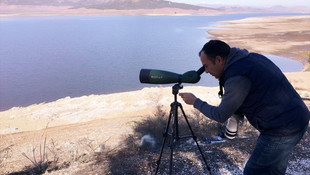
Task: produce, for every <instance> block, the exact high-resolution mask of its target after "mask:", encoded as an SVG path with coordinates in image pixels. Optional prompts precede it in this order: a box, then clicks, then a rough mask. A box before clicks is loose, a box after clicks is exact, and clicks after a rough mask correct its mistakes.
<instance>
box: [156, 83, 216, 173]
mask: <svg viewBox="0 0 310 175" xmlns="http://www.w3.org/2000/svg"><path fill="white" fill-rule="evenodd" d="M182 88H183V87H182V86H181V83H178V84H175V85H174V86H173V87H172V94H173V95H174V102H172V103H171V105H170V106H171V110H170V114H169V118H168V122H167V126H166V130H165V133H164V134H163V137H164V140H163V142H162V146H161V151H160V155H159V158H158V160H157V162H156V163H157V168H156V172H155V174H157V173H158V169H159V165H160V160H161V157H162V153H163V149H164V147H165V143H166V139H167V137H168V135H169V136H170V143H169V147H170V164H169V174H170V175H171V174H172V163H173V149H174V147H175V146H176V144H177V142H178V141H179V139H181V138H186V137H192V138H193V139H194V141H195V142H196V145H197V147H198V149H199V152H200V154H201V156H202V159H203V161H204V163H205V164H206V167H207V169H208V171H209V173H211V170H210V167H209V166H208V164H207V162H206V159H205V157H204V155H203V153H202V151H201V149H200V147H199V145H198V142H197V137H196V136H195V134H194V132H193V130H192V128H191V126H190V124H189V122H188V120H187V117H186V115H185V112H184V110H183V107H182V105H181V103H179V102H178V101H177V94H178V93H179V89H182ZM179 107H180V108H181V111H182V113H183V116H184V118H185V120H186V123H187V126H188V128H189V129H190V131H191V134H192V135H191V136H179V126H178V108H179ZM172 116H173V117H172ZM171 119H172V127H171V130H172V132H171V133H168V130H169V126H170V121H171Z"/></svg>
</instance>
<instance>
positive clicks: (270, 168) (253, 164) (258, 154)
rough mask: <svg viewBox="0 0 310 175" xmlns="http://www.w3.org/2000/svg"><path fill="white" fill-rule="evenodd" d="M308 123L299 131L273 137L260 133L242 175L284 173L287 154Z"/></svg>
mask: <svg viewBox="0 0 310 175" xmlns="http://www.w3.org/2000/svg"><path fill="white" fill-rule="evenodd" d="M307 128H308V125H307V126H306V127H305V128H304V129H303V130H302V131H300V132H299V133H297V134H295V135H292V136H286V137H274V136H267V135H260V136H259V137H258V139H257V143H256V146H255V148H254V150H253V152H252V155H251V157H250V159H249V160H248V162H247V163H246V166H245V168H244V172H243V174H244V175H284V174H285V171H286V168H287V164H288V159H289V155H290V154H291V153H292V151H293V148H294V147H295V146H296V145H297V143H298V142H299V141H300V140H301V138H302V137H303V135H304V134H305V132H306V131H307Z"/></svg>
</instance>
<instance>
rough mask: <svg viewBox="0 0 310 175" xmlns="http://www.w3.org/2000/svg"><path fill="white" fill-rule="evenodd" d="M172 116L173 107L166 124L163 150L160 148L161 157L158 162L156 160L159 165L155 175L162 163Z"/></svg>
mask: <svg viewBox="0 0 310 175" xmlns="http://www.w3.org/2000/svg"><path fill="white" fill-rule="evenodd" d="M171 116H172V109H171V111H170V114H169V118H168V122H167V126H166V129H165V133H164V134H163V136H164V140H163V142H162V145H161V150H160V155H159V158H158V160H157V162H156V163H157V167H156V172H155V175H156V174H157V173H158V169H159V165H160V160H161V156H162V154H163V150H164V147H165V144H166V139H167V137H168V130H169V125H170V120H171Z"/></svg>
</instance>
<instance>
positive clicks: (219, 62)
mask: <svg viewBox="0 0 310 175" xmlns="http://www.w3.org/2000/svg"><path fill="white" fill-rule="evenodd" d="M200 61H201V63H202V65H203V66H204V67H205V72H206V73H209V74H211V75H212V76H214V77H215V78H216V79H219V78H220V77H221V76H222V74H223V72H224V66H225V60H224V59H223V58H222V57H220V56H216V58H215V64H214V63H213V62H212V61H211V60H210V59H209V58H208V56H207V55H206V54H205V53H204V52H201V55H200Z"/></svg>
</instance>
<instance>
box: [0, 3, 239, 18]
mask: <svg viewBox="0 0 310 175" xmlns="http://www.w3.org/2000/svg"><path fill="white" fill-rule="evenodd" d="M0 12H1V13H0V18H1V17H26V16H133V15H150V16H152V15H167V16H183V15H212V14H224V13H233V12H229V11H218V10H213V9H199V10H186V9H178V8H161V9H133V10H115V9H105V10H103V9H102V10H100V9H87V8H78V9H76V8H73V7H71V6H59V7H57V6H28V5H1V4H0Z"/></svg>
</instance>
